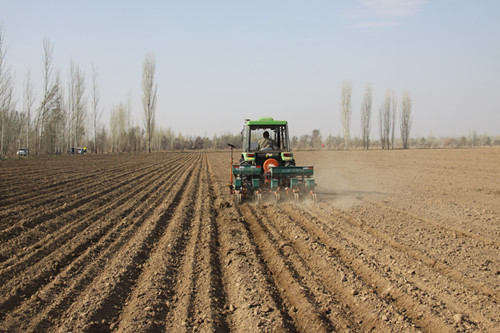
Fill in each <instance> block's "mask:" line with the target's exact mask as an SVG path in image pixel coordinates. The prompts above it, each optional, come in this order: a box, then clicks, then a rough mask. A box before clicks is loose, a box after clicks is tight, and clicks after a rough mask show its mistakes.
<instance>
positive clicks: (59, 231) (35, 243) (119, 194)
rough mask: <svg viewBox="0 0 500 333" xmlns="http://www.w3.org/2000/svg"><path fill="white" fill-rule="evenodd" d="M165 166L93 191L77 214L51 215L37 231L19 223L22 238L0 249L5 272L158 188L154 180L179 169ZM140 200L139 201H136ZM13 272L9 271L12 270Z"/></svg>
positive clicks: (73, 212)
mask: <svg viewBox="0 0 500 333" xmlns="http://www.w3.org/2000/svg"><path fill="white" fill-rule="evenodd" d="M164 163H168V165H167V166H165V168H163V167H159V168H156V169H155V170H152V171H151V172H150V170H149V169H146V170H144V171H143V172H144V173H143V174H142V175H141V177H137V178H136V179H134V180H131V181H130V182H127V183H126V184H120V185H122V186H121V187H120V186H113V187H107V186H100V187H98V188H94V189H93V191H94V193H93V196H94V197H95V198H96V199H95V200H89V201H87V202H85V203H84V204H83V205H82V207H81V208H79V209H78V211H77V212H75V211H67V212H64V213H59V214H56V213H52V215H54V217H52V218H47V219H46V220H43V221H40V223H39V224H38V225H37V226H36V227H35V228H31V229H28V230H26V229H24V228H23V227H21V226H19V223H18V226H16V227H17V228H18V229H19V232H20V235H19V236H17V237H12V238H9V239H8V240H7V241H5V242H3V243H2V244H1V245H0V262H3V261H5V262H4V263H3V264H2V269H3V268H4V267H9V266H11V265H12V263H15V264H14V265H17V266H18V265H20V264H22V263H23V262H24V261H25V256H28V257H35V258H37V257H40V256H45V255H47V254H48V253H50V252H51V251H49V252H46V251H45V252H44V250H43V249H44V248H53V245H51V244H52V243H58V242H59V243H60V242H61V240H59V238H67V237H71V235H75V234H77V233H78V234H80V233H82V232H83V231H84V229H85V228H86V227H88V226H89V225H91V224H93V223H94V221H97V220H99V219H100V217H101V216H104V215H105V214H108V213H110V212H111V211H112V210H113V209H114V208H115V207H118V206H121V205H123V203H124V202H125V201H127V200H134V198H136V195H137V194H138V193H140V192H141V191H143V190H144V188H147V187H148V186H150V184H151V183H153V184H155V185H156V186H157V184H156V183H155V180H157V179H158V180H161V179H162V177H164V174H165V173H168V170H173V169H174V168H176V167H177V166H178V164H177V163H175V162H164ZM146 194H147V193H146ZM146 194H145V195H146ZM140 199H141V198H136V200H140ZM131 207H133V206H131ZM39 254H41V255H39ZM31 264H32V263H30V265H31ZM11 268H12V267H9V269H11ZM2 271H3V270H2ZM1 276H3V273H1Z"/></svg>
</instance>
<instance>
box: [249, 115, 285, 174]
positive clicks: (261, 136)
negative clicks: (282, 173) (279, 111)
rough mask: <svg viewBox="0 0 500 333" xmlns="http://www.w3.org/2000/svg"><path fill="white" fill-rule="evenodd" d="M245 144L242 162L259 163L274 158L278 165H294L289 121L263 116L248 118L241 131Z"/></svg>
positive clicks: (261, 163)
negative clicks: (257, 118) (256, 118)
mask: <svg viewBox="0 0 500 333" xmlns="http://www.w3.org/2000/svg"><path fill="white" fill-rule="evenodd" d="M241 134H242V139H243V144H242V153H241V160H240V164H242V165H259V166H262V165H263V163H264V162H265V161H266V160H268V159H270V158H272V159H273V160H275V161H276V163H277V165H274V166H278V165H279V166H285V165H286V166H289V165H294V164H295V162H294V160H293V154H292V153H291V149H290V139H289V136H288V122H287V121H286V120H274V119H273V118H270V117H261V118H259V120H248V119H247V120H246V121H245V126H244V127H243V130H242V132H241Z"/></svg>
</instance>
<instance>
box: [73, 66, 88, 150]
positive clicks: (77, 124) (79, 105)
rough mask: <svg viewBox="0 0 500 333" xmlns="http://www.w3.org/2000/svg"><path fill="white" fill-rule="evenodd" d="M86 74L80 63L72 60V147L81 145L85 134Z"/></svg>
mask: <svg viewBox="0 0 500 333" xmlns="http://www.w3.org/2000/svg"><path fill="white" fill-rule="evenodd" d="M84 94H85V76H84V74H83V73H82V72H81V70H80V68H79V67H78V65H75V64H74V63H73V62H71V65H70V82H69V110H70V132H71V134H72V138H71V142H72V147H77V146H80V145H81V143H82V142H81V141H82V138H83V136H84V134H85V118H86V101H85V97H84Z"/></svg>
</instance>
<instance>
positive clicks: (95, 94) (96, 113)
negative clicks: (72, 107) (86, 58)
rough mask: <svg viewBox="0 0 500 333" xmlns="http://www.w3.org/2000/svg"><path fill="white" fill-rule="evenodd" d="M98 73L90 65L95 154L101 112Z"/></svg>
mask: <svg viewBox="0 0 500 333" xmlns="http://www.w3.org/2000/svg"><path fill="white" fill-rule="evenodd" d="M97 79H98V73H97V71H96V69H95V66H93V65H92V127H93V131H94V151H95V153H96V154H97V131H98V126H99V121H100V120H101V116H102V110H101V109H100V107H99V102H100V100H101V95H100V93H99V87H98V82H97Z"/></svg>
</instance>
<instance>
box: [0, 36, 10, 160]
mask: <svg viewBox="0 0 500 333" xmlns="http://www.w3.org/2000/svg"><path fill="white" fill-rule="evenodd" d="M3 41H4V37H3V29H2V26H0V113H1V117H0V121H1V122H2V124H1V126H0V130H1V131H2V133H1V135H0V158H3V157H4V156H5V153H6V150H7V149H6V145H5V141H4V140H5V132H6V130H7V128H8V126H7V121H8V118H9V112H10V111H11V109H12V107H13V105H12V104H13V103H12V98H13V84H12V75H11V72H10V68H9V67H7V65H6V62H5V59H6V57H5V54H6V51H5V48H4V45H3Z"/></svg>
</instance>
